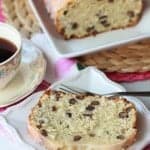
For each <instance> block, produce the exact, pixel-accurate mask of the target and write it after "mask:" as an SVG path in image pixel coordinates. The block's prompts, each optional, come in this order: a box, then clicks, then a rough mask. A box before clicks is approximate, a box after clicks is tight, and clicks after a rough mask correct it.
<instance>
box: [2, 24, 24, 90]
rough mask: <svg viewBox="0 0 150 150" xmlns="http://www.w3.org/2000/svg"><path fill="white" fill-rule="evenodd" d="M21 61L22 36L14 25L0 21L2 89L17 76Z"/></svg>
mask: <svg viewBox="0 0 150 150" xmlns="http://www.w3.org/2000/svg"><path fill="white" fill-rule="evenodd" d="M20 62H21V36H20V34H19V32H18V31H17V30H16V29H15V28H14V27H12V26H10V25H8V24H5V23H0V89H3V88H5V87H6V86H7V85H8V83H9V82H10V81H11V80H12V79H13V78H14V77H15V75H16V74H17V72H18V70H19V66H20Z"/></svg>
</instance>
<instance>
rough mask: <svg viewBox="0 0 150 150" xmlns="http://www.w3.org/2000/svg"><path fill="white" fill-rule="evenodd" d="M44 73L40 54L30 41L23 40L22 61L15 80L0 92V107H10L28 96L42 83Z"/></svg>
mask: <svg viewBox="0 0 150 150" xmlns="http://www.w3.org/2000/svg"><path fill="white" fill-rule="evenodd" d="M45 71H46V60H45V58H44V56H43V54H42V52H41V51H40V50H39V48H37V47H36V46H35V45H34V44H33V43H32V42H31V41H29V40H26V39H24V40H23V45H22V59H21V64H20V68H19V71H18V73H17V75H16V76H15V78H14V79H13V80H12V81H11V82H10V83H9V84H8V85H7V86H6V87H5V88H4V89H1V90H0V107H6V106H9V105H12V104H14V103H16V102H18V101H20V100H21V99H23V98H25V97H26V96H28V95H30V94H31V93H32V92H33V91H34V90H35V89H36V88H37V86H38V85H39V84H40V83H41V82H42V80H43V78H44V75H45Z"/></svg>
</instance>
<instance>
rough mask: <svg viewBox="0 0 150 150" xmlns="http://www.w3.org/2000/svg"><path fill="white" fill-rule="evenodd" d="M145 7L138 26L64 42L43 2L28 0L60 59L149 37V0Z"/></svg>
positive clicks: (40, 0) (146, 0)
mask: <svg viewBox="0 0 150 150" xmlns="http://www.w3.org/2000/svg"><path fill="white" fill-rule="evenodd" d="M144 1H145V7H144V12H143V15H142V18H141V20H140V22H139V23H138V25H136V26H134V27H131V28H127V29H120V30H115V31H110V32H105V33H102V34H98V35H97V36H91V37H87V38H83V39H73V40H64V39H63V38H62V37H61V36H60V35H59V34H58V33H57V32H56V30H55V27H54V25H53V22H52V20H50V16H49V14H48V13H47V10H46V8H45V5H44V2H43V0H38V1H37V0H29V2H30V4H31V7H32V9H33V11H34V13H35V15H36V17H37V19H38V21H39V23H40V25H41V27H42V29H43V31H44V32H45V33H46V35H47V37H48V39H49V42H50V43H51V45H52V50H51V51H57V52H58V54H60V55H61V56H62V57H75V56H80V55H85V54H88V53H92V52H98V51H101V50H104V49H109V48H112V47H115V46H119V45H122V44H126V43H129V42H135V41H138V40H140V39H144V38H148V37H150V0H144Z"/></svg>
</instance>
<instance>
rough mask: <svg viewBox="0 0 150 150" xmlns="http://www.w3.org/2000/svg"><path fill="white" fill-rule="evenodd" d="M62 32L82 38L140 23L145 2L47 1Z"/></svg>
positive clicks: (65, 34)
mask: <svg viewBox="0 0 150 150" xmlns="http://www.w3.org/2000/svg"><path fill="white" fill-rule="evenodd" d="M45 3H46V6H47V9H48V11H49V12H50V14H51V17H52V18H53V20H54V23H55V25H56V28H57V30H58V32H60V33H61V34H62V35H64V37H65V39H70V38H81V37H85V36H89V35H95V34H97V33H101V32H105V31H110V30H113V29H119V28H126V27H128V26H133V25H135V24H137V23H138V20H139V19H140V16H141V13H142V9H143V0H45Z"/></svg>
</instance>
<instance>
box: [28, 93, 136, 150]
mask: <svg viewBox="0 0 150 150" xmlns="http://www.w3.org/2000/svg"><path fill="white" fill-rule="evenodd" d="M136 120H137V115H136V109H135V107H134V105H133V104H132V103H130V102H128V101H127V100H125V99H121V98H106V97H100V96H97V95H89V94H84V95H74V94H69V93H63V92H60V91H47V92H45V93H44V94H43V96H42V97H41V98H40V101H39V102H38V104H37V105H36V106H35V107H34V108H33V110H32V112H31V114H30V116H29V120H28V129H29V132H30V134H31V135H32V136H33V138H34V139H36V140H37V141H38V142H41V143H43V144H44V146H45V147H46V148H47V150H123V149H126V148H127V147H128V146H130V145H131V144H132V143H133V142H134V141H135V139H136V134H137V128H136Z"/></svg>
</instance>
